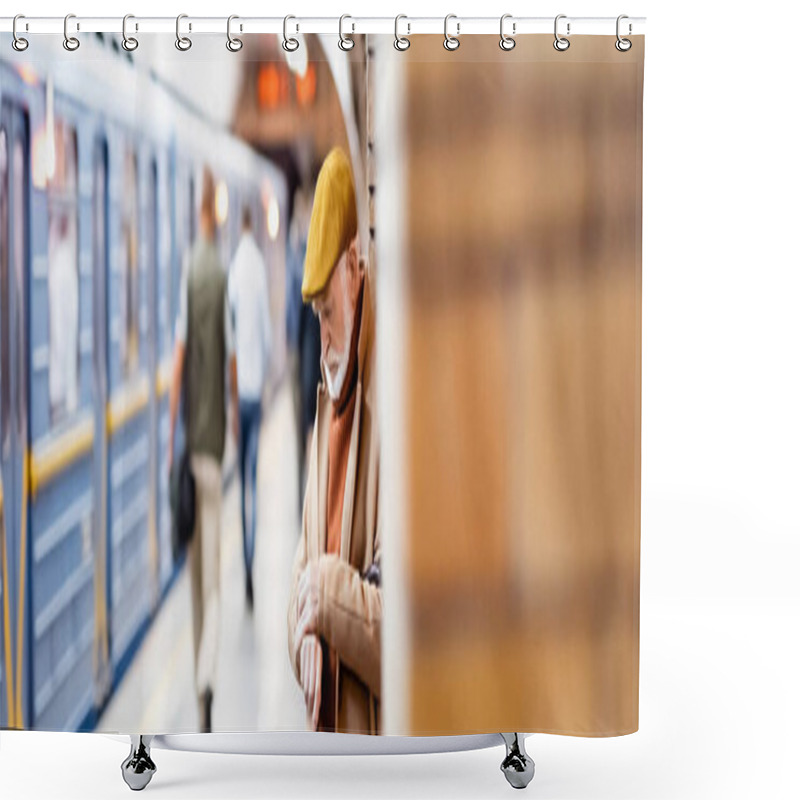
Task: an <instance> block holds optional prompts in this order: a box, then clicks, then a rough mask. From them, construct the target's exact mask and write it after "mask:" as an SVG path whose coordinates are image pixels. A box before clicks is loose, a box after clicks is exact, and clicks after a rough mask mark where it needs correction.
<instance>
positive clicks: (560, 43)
mask: <svg viewBox="0 0 800 800" xmlns="http://www.w3.org/2000/svg"><path fill="white" fill-rule="evenodd" d="M566 18H567V15H566V14H559V15H558V16H557V17H556V21H555V25H554V26H553V32H554V33H555V36H556V39H555V41H554V42H553V47H555V49H556V50H558V52H559V53H563V52H564V51H565V50H567V49H569V39H565V38H564V37H563V36H560V35H559V33H558V21H559V20H560V19H566ZM567 36H569V22H568V23H567Z"/></svg>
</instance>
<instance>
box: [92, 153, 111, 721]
mask: <svg viewBox="0 0 800 800" xmlns="http://www.w3.org/2000/svg"><path fill="white" fill-rule="evenodd" d="M92 162H93V165H92V183H93V188H92V261H93V265H92V274H93V282H92V304H93V306H94V313H93V315H92V321H93V325H92V339H93V348H92V353H93V357H92V360H93V363H92V396H93V399H94V429H95V431H96V435H95V437H94V470H93V473H94V477H93V482H94V493H95V498H96V501H95V515H94V524H93V529H94V558H95V582H94V583H95V636H94V657H93V659H92V661H93V664H94V683H95V691H96V696H95V702H96V704H97V705H98V706H99V705H101V704H102V702H103V700H104V699H105V698H106V697H107V696H108V693H109V692H110V691H111V682H112V681H111V653H110V640H109V626H108V609H109V607H110V603H111V587H110V582H109V580H108V575H109V574H110V573H109V570H110V553H109V550H110V548H109V547H108V531H109V526H108V437H107V436H106V404H107V403H108V397H109V390H108V343H107V340H106V335H105V332H106V326H107V325H108V321H107V315H108V307H107V304H108V281H107V279H108V267H109V257H108V254H109V247H108V146H107V144H106V141H105V139H104V138H98V139H97V140H96V141H95V144H94V152H93V155H92Z"/></svg>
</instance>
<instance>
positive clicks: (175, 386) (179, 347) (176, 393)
mask: <svg viewBox="0 0 800 800" xmlns="http://www.w3.org/2000/svg"><path fill="white" fill-rule="evenodd" d="M185 356H186V348H185V347H184V344H183V342H181V341H180V340H176V341H175V353H174V354H173V357H172V383H171V384H170V386H169V450H168V451H167V469H168V470H171V469H172V459H173V457H174V455H175V424H176V422H177V421H178V406H179V405H180V400H181V385H182V383H183V362H184V359H185Z"/></svg>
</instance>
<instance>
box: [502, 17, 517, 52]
mask: <svg viewBox="0 0 800 800" xmlns="http://www.w3.org/2000/svg"><path fill="white" fill-rule="evenodd" d="M511 18H512V17H511V14H503V16H502V17H500V49H501V50H505V51H506V52H508V51H509V50H513V49H514V48H515V47H516V45H517V43H516V41H515V40H514V39H513V38H512V37H511V36H506V34H505V33H504V31H503V23H504V22H505V21H506V20H507V19H511ZM516 32H517V23H516V22H512V23H511V33H516Z"/></svg>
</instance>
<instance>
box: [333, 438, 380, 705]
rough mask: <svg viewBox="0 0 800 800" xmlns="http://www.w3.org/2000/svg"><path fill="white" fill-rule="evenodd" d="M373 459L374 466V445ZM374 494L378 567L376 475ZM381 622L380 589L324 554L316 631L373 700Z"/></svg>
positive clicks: (377, 688)
mask: <svg viewBox="0 0 800 800" xmlns="http://www.w3.org/2000/svg"><path fill="white" fill-rule="evenodd" d="M373 458H374V459H375V463H376V464H377V458H378V455H377V445H376V452H375V454H374V455H373ZM373 491H374V492H375V504H376V515H375V532H374V542H373V553H372V561H373V564H378V565H379V564H380V563H381V540H382V535H381V531H382V528H383V524H382V522H381V520H382V516H383V514H382V506H381V503H380V490H379V480H378V477H377V475H376V478H375V484H374V489H373ZM382 621H383V589H382V588H381V586H380V585H375V584H374V583H371V582H370V581H368V580H366V579H365V578H364V577H363V576H362V575H361V574H360V572H359V571H358V570H357V569H355V568H354V567H351V566H350V565H349V564H348V563H347V562H346V561H342V560H341V559H340V558H338V557H337V556H335V555H328V554H325V555H323V556H322V557H321V558H320V562H319V620H318V627H319V632H320V634H321V635H322V636H323V637H324V638H325V639H326V641H327V642H328V643H329V644H330V645H331V647H333V649H334V650H336V652H337V653H338V654H339V657H340V658H341V659H342V661H343V662H344V663H345V664H347V666H348V667H350V669H352V670H353V671H354V672H355V673H356V674H357V675H358V676H359V677H360V678H361V680H363V681H364V683H366V684H367V686H368V687H369V688H370V690H371V691H372V693H373V694H374V695H375V696H376V697H380V696H381V626H382Z"/></svg>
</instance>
